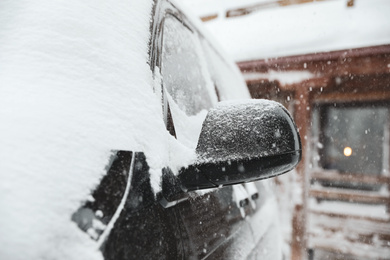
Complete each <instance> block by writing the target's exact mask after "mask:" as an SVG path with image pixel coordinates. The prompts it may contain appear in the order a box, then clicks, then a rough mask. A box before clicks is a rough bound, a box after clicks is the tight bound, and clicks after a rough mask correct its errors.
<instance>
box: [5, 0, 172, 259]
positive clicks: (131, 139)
mask: <svg viewBox="0 0 390 260" xmlns="http://www.w3.org/2000/svg"><path fill="white" fill-rule="evenodd" d="M151 10H152V1H144V0H143V1H138V0H137V1H135V0H127V1H115V2H107V1H103V0H88V1H76V0H68V1H54V2H53V1H52V0H42V1H34V2H30V1H3V2H2V3H1V4H0V57H1V58H0V81H1V87H0V90H1V94H0V122H1V123H0V144H1V145H0V161H1V163H0V175H1V177H0V178H1V182H0V208H1V214H0V230H1V234H0V243H1V245H2V246H1V249H0V258H1V259H100V258H102V256H101V253H100V252H99V250H98V249H97V248H96V245H95V243H93V241H92V240H90V239H89V237H88V235H86V234H84V233H83V232H80V230H79V229H78V228H77V226H76V224H75V223H73V222H71V221H70V217H71V215H72V213H73V212H74V211H75V210H77V208H78V207H79V206H80V203H82V202H83V201H84V200H85V199H86V198H87V197H88V195H89V193H90V191H91V190H92V189H93V188H94V186H96V185H97V184H98V182H99V179H100V178H101V177H102V175H103V174H105V170H104V168H105V166H106V165H107V164H108V160H109V155H110V150H119V149H123V150H135V151H143V152H145V154H146V156H150V158H148V159H150V160H148V163H149V164H150V166H151V168H153V167H159V166H160V165H159V164H161V162H162V161H163V158H164V156H168V155H167V154H166V153H165V152H164V143H163V142H162V140H167V137H166V136H165V135H164V134H165V133H166V131H164V130H165V126H164V123H163V120H162V112H161V103H160V101H159V99H158V97H157V96H156V95H155V94H154V93H153V90H152V86H153V78H152V73H151V71H150V68H149V65H148V64H147V61H148V41H149V36H150V32H149V26H150V19H151V17H150V16H151ZM154 99H155V101H156V102H153V100H154ZM153 154H158V156H154V157H153V156H151V155H153Z"/></svg>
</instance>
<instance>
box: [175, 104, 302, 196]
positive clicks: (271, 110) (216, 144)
mask: <svg viewBox="0 0 390 260" xmlns="http://www.w3.org/2000/svg"><path fill="white" fill-rule="evenodd" d="M196 152H197V156H198V159H197V161H196V163H195V164H193V165H191V166H189V167H187V168H183V169H182V170H181V171H180V173H179V178H180V182H181V186H182V188H183V189H184V190H188V191H189V190H197V189H204V188H213V187H218V186H221V185H222V186H224V185H232V184H237V183H243V182H250V181H255V180H260V179H266V178H270V177H274V176H277V175H280V174H283V173H285V172H287V171H290V170H292V169H293V168H294V167H295V166H296V165H297V164H298V162H299V161H300V159H301V140H300V137H299V134H298V131H297V128H296V126H295V123H294V121H293V119H292V117H291V116H290V114H289V113H288V111H287V110H286V109H285V108H284V107H283V106H282V105H281V104H279V103H277V102H274V101H268V100H259V99H257V100H245V101H228V102H221V103H220V104H219V105H218V106H217V107H216V108H213V109H211V110H210V111H209V113H208V114H207V117H206V119H205V121H204V123H203V126H202V131H201V134H200V137H199V142H198V146H197V148H196Z"/></svg>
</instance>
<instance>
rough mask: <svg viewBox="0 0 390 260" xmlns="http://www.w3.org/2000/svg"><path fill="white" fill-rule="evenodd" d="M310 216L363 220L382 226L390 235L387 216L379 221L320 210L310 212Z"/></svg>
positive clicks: (389, 220) (377, 219) (389, 221)
mask: <svg viewBox="0 0 390 260" xmlns="http://www.w3.org/2000/svg"><path fill="white" fill-rule="evenodd" d="M309 212H310V214H313V215H316V216H326V217H329V218H338V219H356V220H364V221H369V222H373V223H377V224H379V225H383V227H385V229H383V230H386V229H387V233H386V234H388V235H390V218H389V216H388V218H387V219H381V218H373V217H368V216H359V215H351V214H348V215H347V214H341V213H333V212H327V211H322V210H310V211H309ZM381 229H382V228H381Z"/></svg>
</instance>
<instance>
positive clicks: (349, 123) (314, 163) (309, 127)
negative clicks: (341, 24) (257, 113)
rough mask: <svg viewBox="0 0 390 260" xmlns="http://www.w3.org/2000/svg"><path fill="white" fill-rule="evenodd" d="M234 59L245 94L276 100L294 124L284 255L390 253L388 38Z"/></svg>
mask: <svg viewBox="0 0 390 260" xmlns="http://www.w3.org/2000/svg"><path fill="white" fill-rule="evenodd" d="M238 65H239V67H240V69H241V71H242V73H243V74H244V76H245V78H246V82H247V85H248V87H249V90H250V93H251V95H252V97H253V98H265V99H272V100H277V101H279V102H281V103H282V104H284V105H285V106H286V107H287V108H288V109H289V110H290V112H291V113H292V115H293V116H294V118H295V121H296V124H297V126H298V128H299V132H300V136H301V139H302V145H303V159H302V162H301V163H300V164H299V166H298V169H297V178H296V182H297V184H298V186H299V187H300V190H301V193H300V195H299V196H300V199H299V200H297V202H295V205H294V213H293V217H292V226H293V228H292V234H291V240H290V243H291V259H294V260H301V259H305V258H309V259H313V256H314V259H315V256H316V254H317V253H318V252H320V251H321V250H325V251H327V252H335V253H338V254H342V255H344V256H345V257H346V258H345V259H349V258H347V257H348V256H351V257H352V256H356V257H362V258H361V259H390V195H389V194H390V189H389V187H390V173H389V172H390V170H389V165H390V45H381V46H374V47H366V48H358V49H349V50H342V51H332V52H324V53H315V54H306V55H298V56H289V57H279V58H273V59H264V60H253V61H245V62H239V63H238ZM282 185H289V183H287V184H286V183H282ZM351 259H352V258H351ZM359 259H360V258H359Z"/></svg>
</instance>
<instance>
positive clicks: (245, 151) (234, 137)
mask: <svg viewBox="0 0 390 260" xmlns="http://www.w3.org/2000/svg"><path fill="white" fill-rule="evenodd" d="M183 10H185V7H183V6H180V5H179V3H176V2H174V1H173V0H172V1H171V0H156V1H151V0H150V1H134V0H129V1H121V2H119V1H118V2H116V3H115V4H114V3H107V2H106V1H102V0H96V1H82V2H79V1H76V0H69V1H62V2H60V1H58V2H52V1H49V0H47V1H45V0H43V1H40V2H34V4H32V3H27V2H18V3H14V2H11V1H9V2H6V3H5V4H3V7H2V8H1V10H0V17H1V18H2V19H3V20H4V21H3V22H2V23H0V24H1V25H0V53H2V59H0V68H1V69H0V78H1V82H2V86H1V88H0V89H1V92H2V94H1V98H0V100H1V102H0V120H1V122H2V123H1V124H0V129H1V131H0V132H1V137H0V143H1V150H0V158H1V163H0V172H1V179H2V182H1V184H0V198H1V201H0V205H1V215H0V229H1V230H2V232H1V235H0V242H1V244H2V248H1V249H0V258H1V259H116V260H118V259H246V258H247V259H280V258H281V249H280V241H281V240H280V236H279V232H278V230H279V226H278V220H277V219H278V215H277V214H278V213H277V202H276V199H275V194H274V192H273V188H272V182H271V181H270V180H265V179H268V178H271V177H275V176H277V175H280V174H283V173H286V172H288V171H290V170H291V169H293V168H294V167H295V166H296V165H297V164H298V162H299V161H300V159H301V143H300V137H299V134H298V132H297V128H296V126H295V123H294V122H293V119H292V118H291V116H290V114H289V113H288V111H287V110H286V109H285V108H284V107H283V106H282V105H280V104H279V103H276V102H273V101H266V100H251V99H250V96H249V93H248V90H247V88H246V86H245V82H244V80H243V78H242V77H241V75H240V73H239V70H238V68H237V67H236V65H235V64H234V63H233V62H231V61H230V60H229V59H228V58H227V56H226V54H224V53H223V51H222V50H221V49H220V47H218V44H217V43H216V42H215V41H214V40H212V35H209V34H208V33H207V32H206V31H205V30H204V29H202V25H201V24H200V23H199V22H198V21H197V20H196V19H194V18H192V16H191V15H189V14H188V13H189V12H188V11H183Z"/></svg>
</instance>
